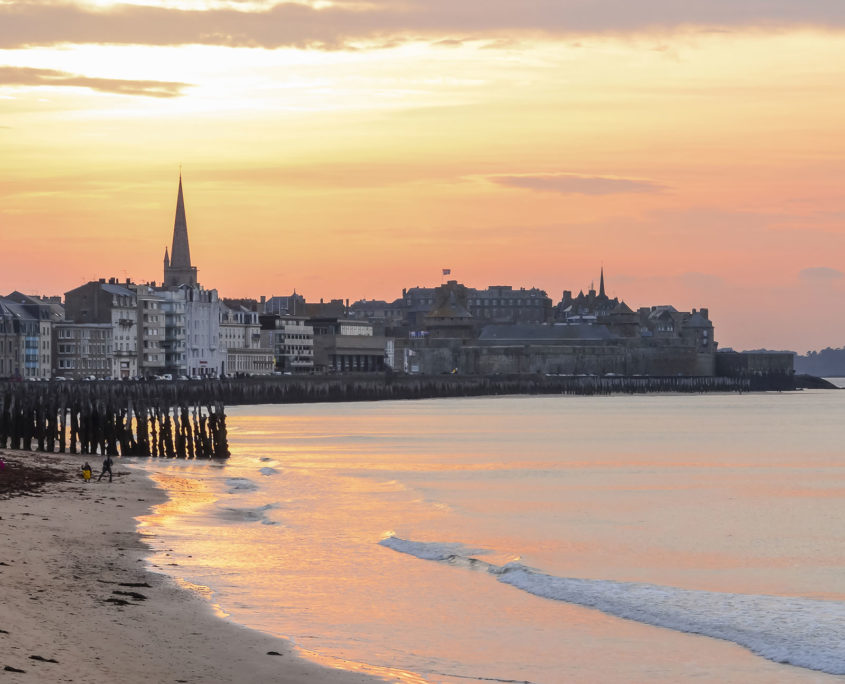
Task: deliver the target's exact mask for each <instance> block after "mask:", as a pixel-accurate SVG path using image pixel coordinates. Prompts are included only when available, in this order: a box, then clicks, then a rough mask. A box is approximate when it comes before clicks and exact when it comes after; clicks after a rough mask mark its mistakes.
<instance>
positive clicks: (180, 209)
mask: <svg viewBox="0 0 845 684" xmlns="http://www.w3.org/2000/svg"><path fill="white" fill-rule="evenodd" d="M164 284H165V286H167V287H178V286H179V285H196V284H197V267H196V266H191V248H190V246H189V245H188V222H187V220H186V219H185V200H184V198H183V197H182V174H181V173H180V174H179V194H178V195H177V197H176V219H175V221H174V222H173V245H172V246H171V248H170V255H169V259H168V253H167V249H166V248H165V250H164Z"/></svg>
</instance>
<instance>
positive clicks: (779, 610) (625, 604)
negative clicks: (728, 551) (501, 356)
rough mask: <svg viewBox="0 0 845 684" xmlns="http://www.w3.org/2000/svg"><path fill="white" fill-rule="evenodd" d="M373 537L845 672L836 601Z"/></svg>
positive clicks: (654, 621)
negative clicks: (499, 558)
mask: <svg viewBox="0 0 845 684" xmlns="http://www.w3.org/2000/svg"><path fill="white" fill-rule="evenodd" d="M379 543H380V544H381V545H382V546H386V547H388V548H390V549H393V550H394V551H398V552H400V553H407V554H410V555H412V556H416V557H417V558H421V559H424V560H435V561H440V562H447V563H450V564H453V565H459V566H464V567H471V568H473V569H476V570H483V571H486V572H487V573H489V574H491V575H493V576H495V577H496V579H497V580H498V581H499V582H502V583H504V584H509V585H511V586H513V587H516V588H517V589H521V590H523V591H526V592H528V593H530V594H534V595H535V596H540V597H542V598H546V599H552V600H555V601H565V602H567V603H574V604H578V605H581V606H586V607H588V608H595V609H597V610H600V611H602V612H604V613H607V614H609V615H614V616H616V617H621V618H626V619H628V620H636V621H637V622H642V623H645V624H648V625H654V626H656V627H665V628H667V629H673V630H676V631H680V632H688V633H691V634H701V635H704V636H709V637H713V638H716V639H724V640H726V641H731V642H733V643H736V644H739V645H740V646H744V647H745V648H747V649H749V650H750V651H751V652H752V653H755V654H757V655H759V656H762V657H763V658H767V659H768V660H772V661H774V662H777V663H788V664H790V665H796V666H798V667H804V668H808V669H812V670H819V671H822V672H828V673H830V674H835V675H841V674H845V603H842V602H837V601H822V600H817V599H809V598H800V597H787V596H765V595H754V594H729V593H721V592H711V591H700V590H694V589H680V588H677V587H665V586H658V585H654V584H641V583H636V582H614V581H611V580H596V579H576V578H570V577H557V576H554V575H548V574H546V573H543V572H540V571H539V570H536V569H533V568H529V567H527V566H525V565H523V564H521V563H518V562H512V563H506V564H505V565H493V564H492V563H487V562H485V561H483V560H479V559H477V558H473V557H472V555H479V554H481V553H484V551H483V550H473V549H470V548H468V547H466V546H464V545H463V544H458V543H449V544H444V543H438V542H415V541H408V540H404V539H400V538H398V537H395V536H390V537H387V538H385V539H383V540H382V541H381V542H379Z"/></svg>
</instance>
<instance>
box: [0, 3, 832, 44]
mask: <svg viewBox="0 0 845 684" xmlns="http://www.w3.org/2000/svg"><path fill="white" fill-rule="evenodd" d="M246 7H252V8H253V9H252V11H248V10H247V9H246ZM246 7H245V8H244V9H240V8H237V9H234V8H219V7H218V8H214V9H208V10H184V9H173V8H164V7H155V6H141V5H128V4H126V5H115V6H112V7H109V8H92V7H84V6H81V5H74V4H69V3H65V2H61V3H59V2H56V3H51V2H15V1H14V0H12V1H11V2H9V1H7V2H4V3H0V47H4V48H15V47H25V46H30V45H51V44H57V43H116V44H129V43H132V44H145V45H184V44H207V45H230V46H248V47H264V48H277V47H321V48H337V47H342V46H344V45H346V44H348V43H350V42H355V41H360V40H379V41H382V40H384V39H385V38H387V37H389V36H402V37H405V38H408V39H410V38H417V37H419V36H420V35H423V36H429V37H434V38H436V39H442V38H443V37H444V36H445V37H447V38H448V37H449V36H450V35H452V34H455V33H460V34H465V35H467V36H479V35H489V34H502V33H503V32H507V33H508V35H509V36H510V35H511V34H512V33H513V32H527V33H538V32H540V33H544V34H547V35H585V34H596V33H627V32H638V31H644V30H663V31H665V30H673V29H677V28H679V27H703V28H707V29H708V30H720V29H724V28H727V29H730V28H734V27H739V26H752V27H772V26H775V27H778V26H807V25H815V26H822V27H828V28H831V27H834V28H843V27H845V3H842V2H839V1H838V0H834V1H831V0H769V1H767V2H762V1H743V2H737V1H736V0H686V1H685V2H678V1H677V0H638V1H637V2H631V1H630V0H592V1H591V2H589V3H585V2H583V0H462V1H461V2H455V1H454V0H368V2H366V3H363V2H361V1H360V0H335V1H334V2H333V3H332V4H331V5H328V6H324V7H319V8H318V7H315V6H310V5H306V4H302V3H299V2H280V3H275V4H272V5H270V6H269V7H266V8H265V7H264V6H263V5H257V6H256V5H255V4H254V3H251V4H250V5H247V6H246ZM256 7H257V9H255V8H256Z"/></svg>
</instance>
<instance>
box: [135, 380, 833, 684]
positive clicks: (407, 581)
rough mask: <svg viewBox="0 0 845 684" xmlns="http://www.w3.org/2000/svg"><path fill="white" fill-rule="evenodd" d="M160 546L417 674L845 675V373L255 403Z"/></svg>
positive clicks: (227, 601) (237, 415)
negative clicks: (625, 390) (668, 391)
mask: <svg viewBox="0 0 845 684" xmlns="http://www.w3.org/2000/svg"><path fill="white" fill-rule="evenodd" d="M228 415H229V418H228V426H229V437H230V443H231V449H232V458H231V459H229V460H228V461H227V462H225V463H224V464H219V463H215V464H211V463H202V462H178V461H166V460H154V459H150V460H136V461H134V462H135V463H136V464H137V465H136V467H139V468H144V469H146V470H148V471H150V472H151V473H152V474H153V477H154V478H155V479H156V481H157V482H158V483H159V484H160V485H161V486H162V487H164V488H165V489H167V490H168V492H169V493H170V497H171V499H170V501H169V502H168V503H166V504H163V505H161V506H159V507H158V508H157V509H156V510H154V511H153V512H152V514H151V515H149V516H147V517H146V518H144V519H143V521H142V531H143V533H144V534H145V535H146V536H147V540H148V542H149V543H150V544H151V546H152V547H153V549H154V555H153V557H152V558H151V564H152V565H154V566H155V567H156V569H158V570H160V571H162V572H166V573H168V574H170V575H172V576H173V577H175V578H176V579H178V580H179V581H181V582H184V583H185V584H186V585H187V586H193V587H200V588H202V590H203V591H204V593H205V594H206V595H207V596H208V597H209V600H210V601H212V602H213V603H214V604H215V606H216V607H217V608H218V610H219V611H220V612H221V614H223V615H226V616H228V619H231V620H234V621H236V622H238V623H240V624H243V625H246V626H249V627H252V628H255V629H259V630H263V631H265V632H269V633H272V634H275V635H279V636H284V637H287V638H289V639H291V640H292V641H293V642H294V643H295V644H296V645H297V647H298V648H299V649H300V650H301V651H302V652H303V653H304V654H305V655H306V656H307V657H311V658H313V659H315V660H319V661H321V662H325V663H327V664H329V665H331V666H334V667H345V668H349V669H363V670H366V671H371V672H374V673H376V674H379V675H382V676H384V677H385V678H389V679H400V680H402V681H406V682H421V681H426V682H447V683H450V684H453V683H456V682H468V681H469V682H471V681H477V682H487V681H501V682H532V683H535V684H541V683H543V684H549V683H556V682H678V681H686V680H689V679H696V680H698V681H705V682H828V681H831V682H832V681H841V675H843V674H845V524H844V523H845V453H843V452H845V421H843V417H845V392H842V393H840V392H836V391H803V392H794V393H766V394H743V395H738V394H727V395H716V394H707V395H691V396H690V395H650V396H636V397H629V396H613V397H568V396H567V397H490V398H472V399H436V400H421V401H413V402H411V401H405V402H373V403H350V404H301V405H282V406H253V407H234V408H231V409H229V411H228Z"/></svg>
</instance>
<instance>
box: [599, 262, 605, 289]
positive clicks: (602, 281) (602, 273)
mask: <svg viewBox="0 0 845 684" xmlns="http://www.w3.org/2000/svg"><path fill="white" fill-rule="evenodd" d="M604 296H605V294H604V264H602V267H601V281H600V284H599V297H604Z"/></svg>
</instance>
